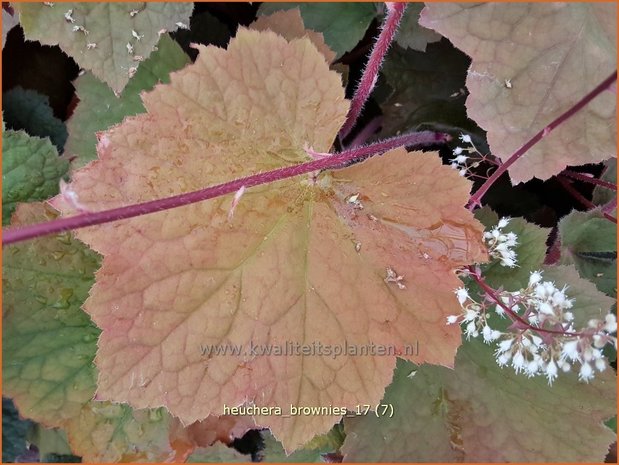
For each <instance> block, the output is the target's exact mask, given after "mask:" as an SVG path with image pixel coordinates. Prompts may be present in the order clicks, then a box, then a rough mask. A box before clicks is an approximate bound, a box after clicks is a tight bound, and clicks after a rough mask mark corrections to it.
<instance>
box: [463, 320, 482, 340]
mask: <svg viewBox="0 0 619 465" xmlns="http://www.w3.org/2000/svg"><path fill="white" fill-rule="evenodd" d="M465 334H466V339H467V340H469V339H470V338H471V336H473V337H477V336H478V335H479V333H478V332H477V328H476V325H475V322H474V321H471V322H470V323H469V324H468V325H466V330H465Z"/></svg>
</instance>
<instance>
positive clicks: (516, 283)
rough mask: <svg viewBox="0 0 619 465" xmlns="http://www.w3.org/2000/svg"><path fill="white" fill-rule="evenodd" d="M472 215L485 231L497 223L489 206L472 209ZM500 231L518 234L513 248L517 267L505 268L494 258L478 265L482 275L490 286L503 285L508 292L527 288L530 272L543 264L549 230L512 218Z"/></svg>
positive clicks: (497, 218)
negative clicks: (473, 213) (516, 243)
mask: <svg viewBox="0 0 619 465" xmlns="http://www.w3.org/2000/svg"><path fill="white" fill-rule="evenodd" d="M475 218H477V219H478V220H479V221H480V222H481V223H482V224H483V225H484V226H485V227H486V230H488V229H491V228H492V227H494V226H496V224H497V223H498V222H499V217H498V215H497V214H496V213H495V212H493V211H492V210H491V209H490V208H488V207H484V208H481V209H479V210H477V211H475ZM503 231H504V232H505V233H509V232H513V233H515V234H516V235H517V236H518V245H516V246H515V247H513V250H514V251H515V252H516V257H517V260H518V266H517V267H514V268H508V267H505V266H503V265H501V264H500V263H499V261H498V260H493V261H492V262H491V263H489V264H487V265H482V266H481V268H482V275H483V277H484V280H485V281H486V283H488V284H489V285H490V286H491V287H494V288H498V287H503V289H505V290H507V291H516V290H518V289H521V288H523V287H527V285H528V282H529V275H530V274H531V272H532V271H535V270H539V269H540V268H541V267H542V265H543V264H544V258H545V257H546V240H547V239H548V234H549V233H550V229H548V228H540V227H539V226H537V225H535V224H533V223H529V222H527V221H526V220H525V219H524V218H512V219H511V220H510V222H509V224H508V225H507V226H506V227H505V228H503Z"/></svg>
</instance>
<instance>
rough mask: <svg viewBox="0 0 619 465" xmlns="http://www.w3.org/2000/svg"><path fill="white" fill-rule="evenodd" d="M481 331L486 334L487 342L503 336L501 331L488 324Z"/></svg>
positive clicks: (485, 340)
mask: <svg viewBox="0 0 619 465" xmlns="http://www.w3.org/2000/svg"><path fill="white" fill-rule="evenodd" d="M481 333H482V335H483V336H484V342H485V343H490V342H492V341H495V340H497V339H498V338H499V337H500V336H501V332H500V331H497V330H494V329H492V328H491V327H490V326H488V325H486V326H484V329H482V331H481Z"/></svg>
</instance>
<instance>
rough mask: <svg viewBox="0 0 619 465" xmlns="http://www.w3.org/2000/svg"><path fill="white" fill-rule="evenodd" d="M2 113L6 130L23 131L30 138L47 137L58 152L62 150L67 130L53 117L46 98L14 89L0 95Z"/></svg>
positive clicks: (25, 90) (32, 91)
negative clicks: (0, 97) (0, 98)
mask: <svg viewBox="0 0 619 465" xmlns="http://www.w3.org/2000/svg"><path fill="white" fill-rule="evenodd" d="M2 111H3V114H4V121H5V124H6V126H7V128H8V129H14V130H16V131H17V130H20V129H23V130H24V131H25V132H26V133H28V134H29V135H31V136H38V137H43V138H44V137H49V139H50V140H51V141H52V144H54V145H55V146H56V148H57V149H58V151H59V152H62V150H63V149H64V144H65V142H66V140H67V128H66V127H65V125H64V123H63V122H62V121H60V120H59V119H58V118H56V117H55V116H54V112H53V110H52V108H51V107H50V106H49V98H48V97H47V96H45V95H41V94H39V93H38V92H36V91H34V90H30V89H23V88H21V87H15V88H13V89H11V90H9V91H8V92H5V93H4V94H3V95H2Z"/></svg>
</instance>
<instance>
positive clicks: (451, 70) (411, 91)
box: [379, 40, 479, 135]
mask: <svg viewBox="0 0 619 465" xmlns="http://www.w3.org/2000/svg"><path fill="white" fill-rule="evenodd" d="M469 63H470V60H469V59H468V57H467V56H466V55H465V54H463V53H462V52H460V51H459V50H457V49H455V48H454V47H453V46H452V45H451V44H450V43H449V42H448V41H446V40H444V41H441V42H438V43H433V44H430V45H428V47H427V50H426V52H419V51H416V50H411V49H403V48H402V47H400V46H397V45H396V46H394V47H393V48H392V49H391V50H390V51H389V53H388V55H387V59H386V61H385V64H384V66H383V69H382V74H383V76H384V77H385V80H386V84H387V86H385V84H383V93H384V94H385V96H383V97H382V98H379V103H380V106H381V109H382V110H383V113H384V120H383V121H384V122H383V132H384V133H385V134H387V135H394V134H397V133H399V132H403V131H408V130H415V129H441V130H444V129H445V128H454V129H456V130H457V132H464V131H466V132H478V131H479V129H478V128H477V126H476V125H475V124H474V122H472V121H471V120H469V119H468V117H467V116H466V111H465V109H464V107H463V103H464V98H465V94H464V87H465V86H464V80H465V77H466V70H467V68H468V66H469Z"/></svg>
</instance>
